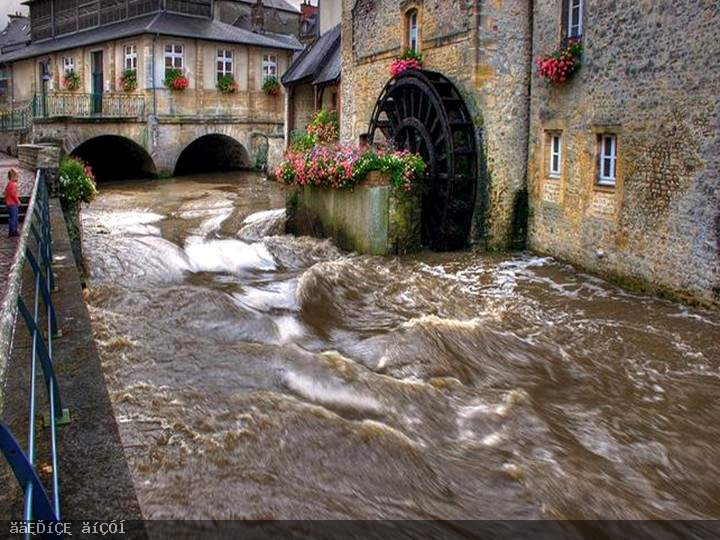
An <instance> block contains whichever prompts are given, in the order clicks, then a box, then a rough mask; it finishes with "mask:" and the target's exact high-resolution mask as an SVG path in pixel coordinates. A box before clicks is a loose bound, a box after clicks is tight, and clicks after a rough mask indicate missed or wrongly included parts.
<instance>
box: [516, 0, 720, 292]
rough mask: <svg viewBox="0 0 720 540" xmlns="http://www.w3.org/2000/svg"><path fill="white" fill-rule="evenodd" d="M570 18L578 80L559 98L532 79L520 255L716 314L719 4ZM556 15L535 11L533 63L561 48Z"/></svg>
mask: <svg viewBox="0 0 720 540" xmlns="http://www.w3.org/2000/svg"><path fill="white" fill-rule="evenodd" d="M572 4H573V6H578V7H579V9H580V14H579V19H578V20H579V27H577V26H576V28H575V33H576V34H580V35H581V36H582V42H583V44H584V52H583V60H582V62H583V66H582V67H581V68H580V70H579V71H578V72H577V73H576V74H575V76H574V77H573V78H572V79H571V80H570V81H569V82H568V83H567V84H565V85H562V86H559V87H554V86H549V85H547V84H545V83H544V82H542V81H541V80H540V79H538V78H537V77H533V79H532V91H531V95H532V102H531V108H530V111H531V114H530V159H529V175H528V183H529V189H530V194H531V196H530V201H531V213H530V216H531V217H530V238H529V240H530V243H529V245H530V247H531V248H532V249H533V250H535V251H538V252H541V253H547V254H551V255H553V256H555V257H558V258H559V259H562V260H566V261H570V262H573V263H575V264H577V265H579V266H581V267H584V268H587V269H590V270H592V271H594V272H598V273H601V274H603V275H606V276H610V277H615V278H617V279H620V280H621V281H624V282H636V283H637V284H638V285H641V286H646V287H650V288H653V289H657V290H659V291H666V292H670V293H674V295H675V296H677V295H681V296H688V297H691V298H694V299H699V300H701V301H703V302H706V303H710V302H713V301H714V302H716V303H720V272H719V268H718V266H719V261H718V253H719V251H720V250H719V248H720V245H718V242H719V238H720V235H719V233H718V226H719V225H718V221H717V219H718V215H720V199H719V193H718V192H719V190H720V182H719V181H718V178H719V175H720V61H719V60H718V59H720V3H718V2H717V1H714V0H699V1H698V0H676V1H673V2H668V1H659V2H649V1H641V2H634V1H633V2H630V1H619V2H610V1H604V0H586V1H584V2H578V1H577V0H575V1H574V2H572ZM560 9H561V8H560V6H559V2H554V1H550V0H543V1H536V2H535V13H534V32H533V50H534V52H535V56H539V55H541V54H544V53H547V52H549V51H551V50H553V49H556V48H557V47H558V45H559V42H560V40H561V38H563V37H567V36H569V35H572V30H571V29H570V28H568V23H567V21H568V20H569V13H568V12H567V10H568V7H567V5H566V6H565V7H564V10H565V12H564V13H562V15H563V16H562V17H561V11H560ZM553 138H554V140H555V141H556V145H557V147H558V152H559V159H558V160H557V161H558V167H557V168H556V170H552V168H551V163H550V159H551V154H552V148H551V145H552V142H553Z"/></svg>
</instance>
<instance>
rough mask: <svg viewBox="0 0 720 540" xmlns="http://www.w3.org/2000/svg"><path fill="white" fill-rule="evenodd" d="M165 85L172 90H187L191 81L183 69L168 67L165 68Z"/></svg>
mask: <svg viewBox="0 0 720 540" xmlns="http://www.w3.org/2000/svg"><path fill="white" fill-rule="evenodd" d="M164 82H165V86H166V87H167V88H169V89H170V90H185V89H186V88H187V87H188V85H189V84H190V81H189V80H188V78H187V77H186V76H185V75H184V74H183V72H182V70H181V69H178V68H168V69H166V70H165V81H164Z"/></svg>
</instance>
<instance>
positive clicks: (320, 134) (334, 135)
mask: <svg viewBox="0 0 720 540" xmlns="http://www.w3.org/2000/svg"><path fill="white" fill-rule="evenodd" d="M307 132H308V135H314V136H315V137H316V139H317V142H318V143H319V144H328V143H334V142H336V141H337V140H338V138H339V135H340V122H339V121H338V115H337V113H336V112H334V111H328V110H327V109H320V110H319V111H318V112H317V113H315V116H313V119H312V120H311V121H310V124H309V125H308V127H307Z"/></svg>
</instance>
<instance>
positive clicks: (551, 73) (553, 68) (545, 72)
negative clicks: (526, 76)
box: [535, 40, 583, 84]
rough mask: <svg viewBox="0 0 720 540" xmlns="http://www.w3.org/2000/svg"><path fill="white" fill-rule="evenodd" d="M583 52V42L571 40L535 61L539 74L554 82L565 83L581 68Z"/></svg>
mask: <svg viewBox="0 0 720 540" xmlns="http://www.w3.org/2000/svg"><path fill="white" fill-rule="evenodd" d="M582 52H583V47H582V43H581V42H580V41H578V40H570V41H569V42H568V44H567V46H566V47H564V48H562V49H560V50H558V51H555V52H554V53H552V54H550V55H548V56H544V57H541V58H538V59H537V60H536V61H535V63H536V64H537V66H538V75H539V76H540V77H543V78H544V79H545V80H547V81H550V82H551V83H553V84H562V83H564V82H565V81H567V80H568V79H569V78H570V76H571V75H572V74H573V73H575V72H576V71H577V70H578V69H579V68H580V64H581V58H582Z"/></svg>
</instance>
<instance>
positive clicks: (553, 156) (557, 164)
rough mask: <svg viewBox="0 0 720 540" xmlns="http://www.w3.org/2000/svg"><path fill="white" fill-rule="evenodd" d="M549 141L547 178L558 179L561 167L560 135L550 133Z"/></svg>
mask: <svg viewBox="0 0 720 540" xmlns="http://www.w3.org/2000/svg"><path fill="white" fill-rule="evenodd" d="M549 139H550V140H549V143H550V144H549V147H550V148H549V149H550V155H549V158H550V159H548V176H549V177H550V178H560V170H561V166H562V165H561V164H562V135H561V134H560V133H551V134H550V137H549Z"/></svg>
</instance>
